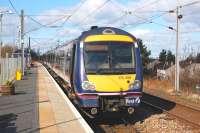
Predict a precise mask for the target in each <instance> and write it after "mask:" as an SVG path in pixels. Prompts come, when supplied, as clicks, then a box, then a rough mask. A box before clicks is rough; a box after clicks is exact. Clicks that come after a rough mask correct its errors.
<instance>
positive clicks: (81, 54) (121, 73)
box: [43, 26, 143, 117]
mask: <svg viewBox="0 0 200 133" xmlns="http://www.w3.org/2000/svg"><path fill="white" fill-rule="evenodd" d="M43 62H44V63H45V64H46V66H48V68H50V69H52V70H53V71H54V72H55V73H56V74H57V75H58V76H59V77H60V78H62V79H63V80H64V81H65V82H66V83H67V85H66V86H65V87H64V91H65V92H66V93H67V95H68V96H69V97H70V99H71V100H72V101H73V102H74V103H75V104H76V105H78V107H79V108H80V109H81V110H83V111H84V112H85V113H86V114H88V115H89V116H91V117H95V116H97V115H98V114H101V113H103V112H118V111H126V112H127V114H130V115H131V114H133V113H134V112H135V109H136V108H137V107H138V106H139V105H140V102H141V97H142V88H143V75H142V59H141V52H140V48H139V46H138V43H137V39H136V37H134V36H133V35H132V34H130V33H128V32H126V31H124V30H122V29H119V28H114V27H97V26H93V27H92V28H91V29H90V30H88V31H84V32H82V33H81V35H80V36H79V37H78V38H76V39H74V40H72V41H70V42H68V43H65V44H63V45H61V46H58V47H56V48H55V49H52V50H50V51H48V52H46V53H45V54H44V56H43Z"/></svg>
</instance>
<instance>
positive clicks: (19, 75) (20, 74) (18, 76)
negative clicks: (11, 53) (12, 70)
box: [16, 71, 22, 80]
mask: <svg viewBox="0 0 200 133" xmlns="http://www.w3.org/2000/svg"><path fill="white" fill-rule="evenodd" d="M21 79H22V73H21V71H17V72H16V80H21Z"/></svg>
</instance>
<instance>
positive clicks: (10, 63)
mask: <svg viewBox="0 0 200 133" xmlns="http://www.w3.org/2000/svg"><path fill="white" fill-rule="evenodd" d="M20 68H21V57H16V58H1V60H0V85H3V84H5V83H6V82H7V81H11V80H14V79H15V74H16V71H18V70H20Z"/></svg>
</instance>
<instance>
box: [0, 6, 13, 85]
mask: <svg viewBox="0 0 200 133" xmlns="http://www.w3.org/2000/svg"><path fill="white" fill-rule="evenodd" d="M4 14H12V11H10V10H5V11H0V85H1V73H2V72H1V67H2V66H1V63H2V62H1V48H2V46H3V37H2V33H3V15H4Z"/></svg>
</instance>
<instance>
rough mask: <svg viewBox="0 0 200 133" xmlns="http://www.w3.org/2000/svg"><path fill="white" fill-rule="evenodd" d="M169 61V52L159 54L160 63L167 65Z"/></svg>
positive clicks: (164, 51)
mask: <svg viewBox="0 0 200 133" xmlns="http://www.w3.org/2000/svg"><path fill="white" fill-rule="evenodd" d="M166 60H167V51H166V50H165V49H163V50H162V51H161V52H160V54H159V61H160V62H162V63H165V62H166Z"/></svg>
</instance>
